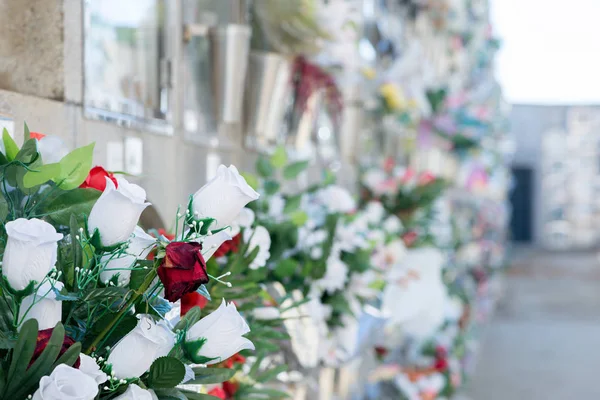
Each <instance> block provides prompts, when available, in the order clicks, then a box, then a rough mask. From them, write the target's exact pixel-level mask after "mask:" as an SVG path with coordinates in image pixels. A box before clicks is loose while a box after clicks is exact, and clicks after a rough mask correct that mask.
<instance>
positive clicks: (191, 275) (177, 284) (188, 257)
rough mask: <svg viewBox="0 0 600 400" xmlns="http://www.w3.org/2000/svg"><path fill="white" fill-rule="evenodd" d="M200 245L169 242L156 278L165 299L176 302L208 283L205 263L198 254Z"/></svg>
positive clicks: (200, 248)
mask: <svg viewBox="0 0 600 400" xmlns="http://www.w3.org/2000/svg"><path fill="white" fill-rule="evenodd" d="M200 250H202V245H201V244H200V243H196V242H190V243H185V242H171V243H169V244H168V245H167V248H166V251H167V254H166V255H165V258H163V259H162V261H161V264H160V266H159V267H158V277H159V278H160V280H161V282H162V284H163V285H164V287H165V298H166V299H167V300H169V301H172V302H173V301H177V300H179V299H181V298H182V297H183V295H184V294H187V293H192V292H195V291H196V289H198V288H199V287H200V285H202V284H203V283H208V274H207V273H206V262H205V261H204V258H203V257H202V254H201V253H200Z"/></svg>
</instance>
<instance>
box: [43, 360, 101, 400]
mask: <svg viewBox="0 0 600 400" xmlns="http://www.w3.org/2000/svg"><path fill="white" fill-rule="evenodd" d="M97 395H98V384H97V383H96V381H95V380H94V379H93V378H90V377H89V376H87V375H86V374H85V373H83V372H81V371H80V370H78V369H75V368H73V367H69V366H68V365H66V364H60V365H58V366H57V367H56V368H55V369H54V371H52V373H51V374H50V376H44V377H42V379H40V387H39V389H38V390H37V391H36V392H35V393H34V395H33V400H66V399H68V400H94V399H95V398H96V396H97Z"/></svg>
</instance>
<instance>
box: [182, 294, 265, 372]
mask: <svg viewBox="0 0 600 400" xmlns="http://www.w3.org/2000/svg"><path fill="white" fill-rule="evenodd" d="M248 332H250V328H249V327H248V324H247V323H246V321H245V320H244V318H242V316H241V315H240V314H239V313H238V311H237V309H236V308H235V305H234V304H233V303H229V304H227V303H226V302H225V299H223V302H222V303H221V305H220V306H219V308H217V309H216V310H215V311H213V312H212V313H210V314H209V315H207V316H206V317H204V318H202V319H201V320H200V321H198V322H197V323H195V324H194V325H193V326H192V327H191V328H190V330H189V331H188V332H187V336H186V340H187V341H189V342H191V341H196V340H200V339H203V340H204V341H205V342H204V344H203V345H202V347H201V348H200V350H199V351H198V354H197V356H200V357H204V358H205V359H206V360H207V361H206V362H205V364H216V363H219V362H221V361H224V360H226V359H228V358H229V357H231V356H233V355H234V354H236V353H238V352H240V351H242V350H246V349H250V350H254V344H253V343H252V342H251V341H250V340H248V339H246V338H245V337H243V336H242V335H245V334H246V333H248Z"/></svg>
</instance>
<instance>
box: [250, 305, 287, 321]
mask: <svg viewBox="0 0 600 400" xmlns="http://www.w3.org/2000/svg"><path fill="white" fill-rule="evenodd" d="M252 315H253V316H254V318H255V319H259V320H272V319H277V318H279V317H280V313H279V309H278V308H277V307H258V308H255V309H254V310H252Z"/></svg>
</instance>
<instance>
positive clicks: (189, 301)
mask: <svg viewBox="0 0 600 400" xmlns="http://www.w3.org/2000/svg"><path fill="white" fill-rule="evenodd" d="M206 303H208V299H207V298H206V297H204V296H203V295H201V294H200V293H198V292H192V293H188V294H184V295H183V297H182V298H181V309H180V311H179V312H180V316H182V317H183V316H184V315H185V314H187V312H188V311H190V310H191V309H192V308H194V307H200V308H204V306H206Z"/></svg>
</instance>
